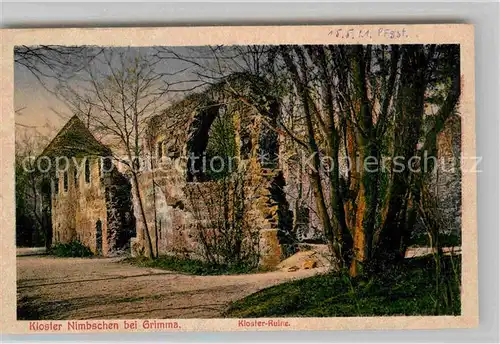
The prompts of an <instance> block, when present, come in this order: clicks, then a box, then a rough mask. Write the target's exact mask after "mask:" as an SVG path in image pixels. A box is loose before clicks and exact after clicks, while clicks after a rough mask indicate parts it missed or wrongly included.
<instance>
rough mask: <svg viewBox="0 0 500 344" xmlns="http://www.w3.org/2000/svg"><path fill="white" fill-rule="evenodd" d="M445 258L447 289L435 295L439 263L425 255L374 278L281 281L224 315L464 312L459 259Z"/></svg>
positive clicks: (327, 276) (331, 276) (320, 277)
mask: <svg viewBox="0 0 500 344" xmlns="http://www.w3.org/2000/svg"><path fill="white" fill-rule="evenodd" d="M441 259H442V263H443V265H445V266H446V268H445V269H442V272H441V273H442V275H441V279H443V280H445V279H446V280H448V281H449V289H448V292H447V293H446V294H444V293H443V294H441V295H436V293H435V289H434V281H435V278H436V274H435V271H434V262H433V260H432V259H429V258H428V257H425V258H418V259H412V260H410V261H407V262H405V264H404V265H403V266H401V267H399V268H398V269H394V270H392V271H388V272H386V273H385V274H383V275H376V276H372V277H371V278H369V279H366V278H363V277H356V278H351V279H349V278H345V277H346V276H340V275H338V274H323V275H316V276H314V277H310V278H306V279H303V280H299V281H293V282H287V283H284V284H280V285H277V286H274V287H270V288H267V289H264V290H261V291H259V292H257V293H255V294H252V295H250V296H248V297H246V298H244V299H241V300H239V301H236V302H234V303H232V304H231V305H230V306H229V308H228V310H227V311H226V312H225V317H238V318H240V317H250V318H256V317H279V316H287V317H334V316H396V315H460V312H461V310H460V309H461V308H460V307H461V306H460V284H459V281H460V277H459V276H456V275H455V274H456V271H460V269H459V266H460V258H459V257H453V259H451V258H450V257H449V256H448V257H447V256H445V257H442V258H441ZM452 266H455V269H453V268H452ZM458 274H460V273H459V272H458ZM457 277H458V278H457ZM457 283H458V284H457ZM440 298H441V299H446V300H447V303H446V305H445V303H443V302H442V303H439V304H437V303H436V300H437V299H440Z"/></svg>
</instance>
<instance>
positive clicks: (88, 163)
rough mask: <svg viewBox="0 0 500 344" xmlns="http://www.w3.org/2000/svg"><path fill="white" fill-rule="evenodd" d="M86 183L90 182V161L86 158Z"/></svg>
mask: <svg viewBox="0 0 500 344" xmlns="http://www.w3.org/2000/svg"><path fill="white" fill-rule="evenodd" d="M85 183H87V184H88V183H90V161H89V160H85Z"/></svg>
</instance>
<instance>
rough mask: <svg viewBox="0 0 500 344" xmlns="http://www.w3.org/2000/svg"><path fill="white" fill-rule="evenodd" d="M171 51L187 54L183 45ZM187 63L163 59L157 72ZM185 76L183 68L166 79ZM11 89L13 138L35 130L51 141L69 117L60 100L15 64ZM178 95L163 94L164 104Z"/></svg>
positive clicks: (49, 84)
mask: <svg viewBox="0 0 500 344" xmlns="http://www.w3.org/2000/svg"><path fill="white" fill-rule="evenodd" d="M116 49H130V53H131V54H135V53H141V54H143V55H148V54H151V53H152V51H154V48H150V47H143V48H116ZM175 51H176V52H177V53H179V54H186V55H189V54H190V53H188V51H187V48H183V47H178V48H175ZM188 66H189V64H187V63H185V62H182V61H177V60H168V61H166V60H165V61H161V62H160V63H158V65H157V67H158V70H159V71H160V72H167V73H172V72H174V71H175V72H177V71H180V70H184V69H186V68H187V67H188ZM185 79H193V76H192V75H190V73H189V72H188V71H186V72H183V73H182V74H179V75H176V76H172V77H169V81H170V82H172V80H173V81H178V80H185ZM44 83H46V87H47V88H48V89H51V88H53V87H54V86H55V85H56V82H55V81H54V80H51V79H50V78H48V79H44ZM14 88H15V90H14V108H15V110H16V114H15V122H16V137H20V136H19V135H20V134H25V133H28V134H31V133H33V132H34V131H38V132H40V133H41V134H42V135H43V136H48V138H49V140H51V139H52V138H53V137H54V136H55V135H56V134H57V132H58V131H59V130H60V129H61V128H62V127H63V126H64V124H65V123H66V121H67V120H68V119H69V118H70V117H72V116H73V114H72V113H71V111H70V110H69V108H68V106H66V105H65V104H64V102H63V101H61V100H59V99H58V98H57V97H56V96H55V95H54V94H52V93H51V92H50V91H49V90H47V89H46V88H45V87H44V86H42V84H41V83H40V81H39V80H38V79H37V78H36V77H35V76H34V75H33V74H32V73H31V72H30V71H29V70H27V69H26V68H25V67H24V66H21V65H17V64H16V65H15V67H14ZM179 96H180V94H179V93H178V92H177V93H172V94H171V95H167V96H166V106H168V99H170V98H174V99H175V98H178V97H179ZM54 110H55V111H54Z"/></svg>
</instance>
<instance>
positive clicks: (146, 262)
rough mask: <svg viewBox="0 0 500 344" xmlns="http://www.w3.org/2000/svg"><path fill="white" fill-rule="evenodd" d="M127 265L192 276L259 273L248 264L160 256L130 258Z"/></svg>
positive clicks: (126, 261)
mask: <svg viewBox="0 0 500 344" xmlns="http://www.w3.org/2000/svg"><path fill="white" fill-rule="evenodd" d="M124 262H125V263H131V264H134V265H138V266H141V267H148V268H156V269H164V270H171V271H179V272H184V273H186V274H190V275H234V274H246V273H254V272H257V271H258V270H257V268H256V267H255V266H254V267H252V266H249V265H246V264H240V265H234V264H233V265H225V264H214V263H209V262H204V261H202V260H197V259H186V258H179V257H174V256H160V257H157V258H156V259H147V258H144V257H138V258H128V259H126V260H125V261H124Z"/></svg>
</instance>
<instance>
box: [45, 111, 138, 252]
mask: <svg viewBox="0 0 500 344" xmlns="http://www.w3.org/2000/svg"><path fill="white" fill-rule="evenodd" d="M111 156H112V154H111V151H110V149H109V148H108V147H106V146H104V145H103V144H101V143H100V142H99V141H97V140H96V139H95V138H94V136H93V135H92V134H91V133H90V131H89V130H88V129H87V127H86V126H85V125H84V124H83V122H82V121H81V120H80V119H78V117H77V116H74V117H72V118H71V119H70V120H69V121H68V122H67V123H66V125H65V126H64V127H63V128H62V129H61V130H60V131H59V133H58V134H57V135H56V136H55V137H54V139H53V140H52V142H50V144H49V145H48V146H47V147H46V148H45V150H44V151H43V152H42V154H41V155H40V156H39V158H38V159H39V160H40V162H41V163H45V164H46V166H47V168H48V167H50V170H49V173H48V175H47V176H46V178H48V179H50V181H51V183H50V184H51V187H50V188H48V189H47V190H45V192H44V193H45V197H44V203H45V206H46V207H48V208H49V209H50V214H51V221H50V222H51V226H52V243H53V244H56V243H69V242H71V241H73V240H77V241H80V242H81V243H82V244H84V245H85V246H87V247H89V248H90V249H91V250H92V252H93V253H94V254H96V255H103V256H110V255H113V254H115V253H118V252H120V251H123V250H127V249H128V247H129V242H130V238H131V237H132V236H134V234H135V220H134V216H133V211H132V205H131V198H130V183H129V182H128V180H127V178H125V177H124V176H123V175H122V174H121V173H120V172H118V171H117V169H116V168H113V163H112V159H111V158H110V157H111Z"/></svg>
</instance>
